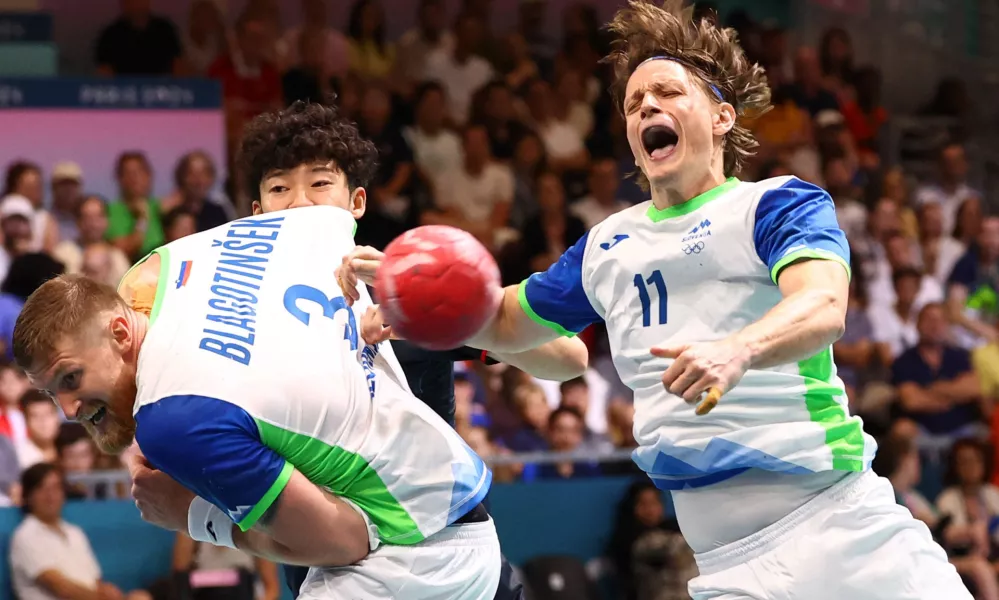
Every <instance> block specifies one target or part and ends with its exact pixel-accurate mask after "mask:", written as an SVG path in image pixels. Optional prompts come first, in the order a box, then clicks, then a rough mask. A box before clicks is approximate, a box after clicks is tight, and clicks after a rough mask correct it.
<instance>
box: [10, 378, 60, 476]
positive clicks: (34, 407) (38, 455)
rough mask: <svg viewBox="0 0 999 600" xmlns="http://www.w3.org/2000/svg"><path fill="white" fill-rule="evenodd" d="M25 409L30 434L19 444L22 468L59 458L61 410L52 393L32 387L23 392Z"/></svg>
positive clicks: (23, 411) (22, 411) (51, 461)
mask: <svg viewBox="0 0 999 600" xmlns="http://www.w3.org/2000/svg"><path fill="white" fill-rule="evenodd" d="M20 404H21V413H22V414H23V415H24V425H25V429H26V430H27V433H28V435H27V437H26V439H25V440H24V443H23V444H21V445H20V446H18V448H17V459H18V460H19V461H20V462H21V467H22V468H28V467H30V466H31V465H34V464H37V463H41V462H46V463H55V462H56V461H57V460H58V458H59V457H58V454H57V453H56V446H55V440H56V436H57V435H59V412H58V411H57V410H56V407H55V404H53V403H52V399H51V398H49V397H48V394H46V393H45V392H42V391H41V390H36V389H29V390H28V391H26V392H24V395H22V396H21V400H20Z"/></svg>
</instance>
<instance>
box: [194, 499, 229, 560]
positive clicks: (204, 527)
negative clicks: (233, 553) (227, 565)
mask: <svg viewBox="0 0 999 600" xmlns="http://www.w3.org/2000/svg"><path fill="white" fill-rule="evenodd" d="M232 528H233V522H232V519H230V518H229V515H227V514H225V513H224V512H222V511H221V510H220V509H219V508H218V507H216V506H215V505H214V504H212V503H211V502H209V501H208V500H205V499H204V498H202V497H201V496H196V497H195V498H194V500H192V501H191V506H190V507H189V508H188V509H187V535H189V536H191V539H192V540H194V541H196V542H207V543H209V544H212V545H215V546H225V547H227V548H232V549H233V550H235V549H236V544H235V543H233V541H232Z"/></svg>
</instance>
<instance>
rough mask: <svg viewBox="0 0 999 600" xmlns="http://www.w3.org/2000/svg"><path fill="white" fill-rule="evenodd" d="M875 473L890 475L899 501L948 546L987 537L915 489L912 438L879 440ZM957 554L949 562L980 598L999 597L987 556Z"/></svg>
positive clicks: (917, 465) (916, 467)
mask: <svg viewBox="0 0 999 600" xmlns="http://www.w3.org/2000/svg"><path fill="white" fill-rule="evenodd" d="M873 468H874V471H875V473H877V474H879V475H881V476H883V477H887V478H888V480H889V481H890V482H891V484H892V488H893V489H894V490H895V498H896V501H897V502H898V503H899V504H901V505H902V506H904V507H906V508H908V509H909V512H911V513H912V516H914V517H916V518H917V519H919V520H920V521H922V522H923V523H925V524H926V526H927V527H929V528H930V532H931V533H932V534H933V537H934V539H936V540H937V541H939V542H940V543H941V545H943V546H944V547H945V548H947V549H949V550H953V549H955V548H967V546H968V545H969V544H971V543H973V542H974V540H975V539H976V537H977V538H978V539H979V540H981V541H984V539H982V538H983V535H982V533H984V532H983V530H982V528H981V527H980V526H974V525H970V524H967V523H964V524H959V523H955V522H954V519H953V517H952V516H950V515H949V514H944V515H942V514H940V513H939V512H938V511H937V509H936V507H934V506H933V505H932V504H931V503H930V502H929V501H928V500H927V499H926V498H925V497H923V495H922V494H920V493H919V491H918V490H916V485H917V484H918V483H919V479H920V475H921V474H920V471H921V468H920V463H919V451H918V450H917V448H916V445H915V444H914V443H913V442H912V440H910V439H907V438H904V437H900V436H891V437H889V438H888V439H887V440H884V441H882V442H880V443H879V444H878V454H877V456H875V457H874V466H873ZM959 554H963V556H954V555H953V552H951V558H950V562H951V563H952V564H953V565H954V566H955V567H956V568H957V571H958V573H960V574H961V576H962V577H965V578H966V579H969V580H971V581H972V582H973V583H974V586H975V590H976V592H977V597H978V598H983V599H984V598H993V599H997V600H999V582H997V580H996V573H995V571H994V570H993V569H992V565H990V564H989V562H988V557H987V556H984V555H982V554H980V553H977V552H972V553H964V552H959Z"/></svg>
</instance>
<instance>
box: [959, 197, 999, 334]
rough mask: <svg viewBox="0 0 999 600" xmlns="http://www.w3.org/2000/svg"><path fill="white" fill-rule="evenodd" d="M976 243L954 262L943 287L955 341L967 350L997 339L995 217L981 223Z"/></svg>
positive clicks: (998, 226)
mask: <svg viewBox="0 0 999 600" xmlns="http://www.w3.org/2000/svg"><path fill="white" fill-rule="evenodd" d="M976 242H977V243H976V244H975V245H974V246H972V247H970V248H969V249H968V251H967V252H966V253H965V254H964V256H962V257H961V259H960V260H958V261H957V264H955V265H954V270H953V271H952V272H951V276H950V280H949V281H948V288H947V303H948V307H949V309H950V316H951V319H952V320H953V321H954V323H955V324H956V325H957V331H956V334H957V338H958V343H959V344H960V345H961V346H963V347H965V348H968V349H973V348H977V347H979V346H982V345H985V344H990V343H991V344H994V343H996V342H999V217H988V218H986V219H985V220H984V221H983V222H982V226H981V233H979V234H978V239H977V240H976Z"/></svg>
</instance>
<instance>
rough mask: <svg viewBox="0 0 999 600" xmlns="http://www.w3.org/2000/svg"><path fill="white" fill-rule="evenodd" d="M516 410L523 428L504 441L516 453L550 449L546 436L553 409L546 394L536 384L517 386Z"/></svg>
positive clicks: (514, 393) (513, 395) (513, 394)
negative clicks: (549, 405)
mask: <svg viewBox="0 0 999 600" xmlns="http://www.w3.org/2000/svg"><path fill="white" fill-rule="evenodd" d="M511 395H512V397H513V404H514V408H515V409H516V411H517V416H518V417H520V421H521V426H520V427H519V428H517V430H516V431H514V432H513V433H512V434H510V435H509V436H508V437H507V438H506V440H505V441H504V443H505V445H506V447H507V448H509V449H510V450H513V451H514V452H541V451H544V450H547V449H548V440H547V439H546V437H545V434H546V432H547V430H548V417H549V416H550V415H551V409H550V408H549V407H548V400H547V399H546V398H545V392H544V390H542V389H541V388H540V387H538V386H537V385H536V384H534V383H527V384H522V385H519V386H517V388H516V389H514V390H513V392H512V394H511Z"/></svg>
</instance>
